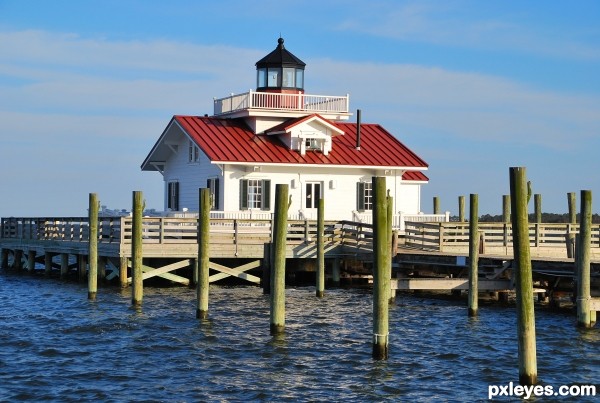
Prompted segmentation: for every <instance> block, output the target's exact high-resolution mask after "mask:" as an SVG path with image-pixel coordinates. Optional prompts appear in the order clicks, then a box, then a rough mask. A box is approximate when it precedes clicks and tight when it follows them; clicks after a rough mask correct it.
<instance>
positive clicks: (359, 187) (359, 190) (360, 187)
mask: <svg viewBox="0 0 600 403" xmlns="http://www.w3.org/2000/svg"><path fill="white" fill-rule="evenodd" d="M356 209H357V210H358V211H360V212H363V211H365V184H364V182H358V183H357V184H356Z"/></svg>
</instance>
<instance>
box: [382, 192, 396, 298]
mask: <svg viewBox="0 0 600 403" xmlns="http://www.w3.org/2000/svg"><path fill="white" fill-rule="evenodd" d="M387 194H388V195H387V197H386V207H387V208H386V216H387V226H386V229H385V232H386V235H387V237H388V252H387V255H386V256H385V263H384V265H385V267H386V268H387V271H388V272H387V274H386V279H387V281H388V282H389V283H391V281H392V258H393V256H392V253H393V250H394V247H393V238H394V232H393V230H392V228H393V227H394V225H393V224H394V198H393V197H392V196H390V192H389V191H388V192H387ZM388 292H389V303H393V302H394V301H395V299H396V290H392V289H391V286H390V289H389V291H388Z"/></svg>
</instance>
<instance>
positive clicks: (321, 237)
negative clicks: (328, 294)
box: [316, 198, 325, 298]
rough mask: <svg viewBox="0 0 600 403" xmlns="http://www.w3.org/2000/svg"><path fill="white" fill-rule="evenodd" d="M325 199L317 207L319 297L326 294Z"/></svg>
mask: <svg viewBox="0 0 600 403" xmlns="http://www.w3.org/2000/svg"><path fill="white" fill-rule="evenodd" d="M324 232H325V200H323V198H320V199H319V206H318V209H317V292H316V293H317V297H318V298H323V297H324V296H325V234H324Z"/></svg>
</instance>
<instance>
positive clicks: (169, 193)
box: [167, 182, 173, 210]
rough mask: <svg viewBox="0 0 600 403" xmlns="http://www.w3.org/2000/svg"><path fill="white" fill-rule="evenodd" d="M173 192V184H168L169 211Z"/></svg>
mask: <svg viewBox="0 0 600 403" xmlns="http://www.w3.org/2000/svg"><path fill="white" fill-rule="evenodd" d="M172 191H173V182H169V183H167V209H169V210H170V209H171V192H172Z"/></svg>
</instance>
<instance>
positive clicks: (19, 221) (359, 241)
mask: <svg viewBox="0 0 600 403" xmlns="http://www.w3.org/2000/svg"><path fill="white" fill-rule="evenodd" d="M98 221H99V225H98V242H99V243H100V244H106V243H120V244H130V243H131V239H132V228H133V218H132V217H100V218H99V219H98ZM197 225H198V219H197V218H189V217H143V218H142V242H143V243H146V244H195V243H197V228H198V227H197ZM271 225H272V220H270V219H247V218H242V219H240V218H212V219H211V221H210V233H211V242H213V243H221V244H235V245H238V244H260V243H267V242H271ZM372 227H373V226H372V225H370V224H364V223H356V222H351V221H325V234H324V235H325V239H326V240H329V241H331V242H340V243H345V244H347V245H351V244H354V245H357V246H362V247H363V248H364V247H368V246H369V245H370V244H371V239H372ZM1 228H2V230H1V232H0V238H2V239H19V240H35V241H64V242H88V238H89V223H88V218H87V217H60V218H58V217H44V218H27V217H10V218H2V219H1ZM316 238H317V222H316V220H293V219H290V220H288V233H287V242H288V243H290V244H294V243H297V244H300V243H312V242H314V241H316Z"/></svg>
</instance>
